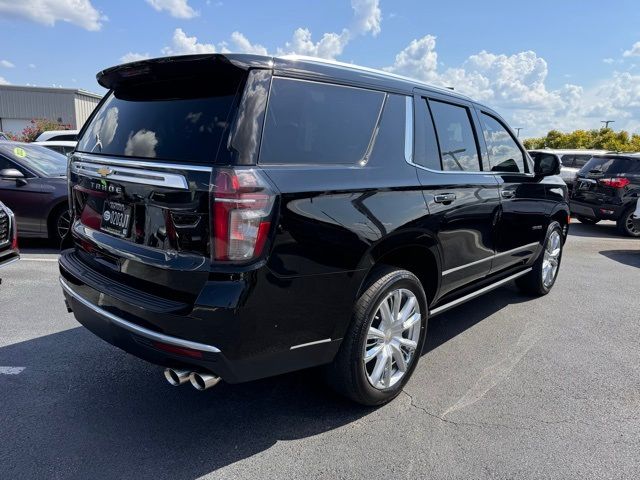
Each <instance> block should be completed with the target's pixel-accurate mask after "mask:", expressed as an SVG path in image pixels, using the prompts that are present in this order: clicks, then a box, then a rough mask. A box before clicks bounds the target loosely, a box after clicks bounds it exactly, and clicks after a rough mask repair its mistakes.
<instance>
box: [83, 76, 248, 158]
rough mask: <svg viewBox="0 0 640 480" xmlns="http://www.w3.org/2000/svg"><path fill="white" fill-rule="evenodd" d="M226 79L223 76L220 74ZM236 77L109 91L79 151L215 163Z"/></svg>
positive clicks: (235, 85) (165, 82)
mask: <svg viewBox="0 0 640 480" xmlns="http://www.w3.org/2000/svg"><path fill="white" fill-rule="evenodd" d="M221 77H222V76H221ZM237 88H238V82H237V80H235V79H234V81H232V80H227V79H225V78H221V79H219V80H217V81H216V80H215V79H212V78H202V79H199V80H193V79H190V80H181V79H175V80H172V81H159V82H148V83H143V84H141V85H136V86H130V87H127V88H123V89H120V90H116V91H112V92H111V93H109V96H108V98H107V99H106V100H105V102H104V103H103V104H102V106H101V107H100V110H99V111H98V113H97V114H96V115H95V116H94V117H93V119H92V120H91V123H90V124H89V125H88V126H87V128H86V129H85V131H84V134H83V135H82V138H81V139H80V141H79V143H78V146H77V150H78V151H80V152H90V153H96V154H105V155H117V156H124V157H141V158H154V159H162V160H174V161H176V160H177V161H186V162H196V163H212V162H214V161H215V158H216V153H217V150H218V146H219V144H220V140H221V139H222V137H223V135H224V133H225V132H226V130H227V127H228V125H229V122H230V121H231V118H230V116H231V110H232V106H233V103H234V98H235V95H236V91H237Z"/></svg>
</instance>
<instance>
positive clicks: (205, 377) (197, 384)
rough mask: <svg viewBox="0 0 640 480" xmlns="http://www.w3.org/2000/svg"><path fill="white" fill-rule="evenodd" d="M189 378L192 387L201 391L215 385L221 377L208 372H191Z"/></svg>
mask: <svg viewBox="0 0 640 480" xmlns="http://www.w3.org/2000/svg"><path fill="white" fill-rule="evenodd" d="M189 380H190V381H191V385H193V388H195V389H196V390H200V391H203V390H206V389H208V388H211V387H215V386H216V385H217V384H218V382H219V381H220V380H221V379H220V377H217V376H216V375H211V374H208V373H198V372H191V375H190V376H189Z"/></svg>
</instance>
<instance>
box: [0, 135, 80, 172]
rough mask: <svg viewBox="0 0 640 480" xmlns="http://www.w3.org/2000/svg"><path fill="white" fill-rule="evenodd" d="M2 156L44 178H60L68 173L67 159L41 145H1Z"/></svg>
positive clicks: (0, 152)
mask: <svg viewBox="0 0 640 480" xmlns="http://www.w3.org/2000/svg"><path fill="white" fill-rule="evenodd" d="M0 154H2V155H4V156H5V157H8V158H10V159H11V160H14V161H15V162H17V163H19V164H21V165H24V166H25V167H26V168H29V169H30V170H33V171H35V172H36V173H37V174H38V175H41V176H44V177H59V176H63V175H66V173H67V157H66V156H65V155H61V154H59V153H57V152H54V151H53V150H50V149H48V148H46V147H41V146H39V145H29V144H28V143H6V144H2V145H0Z"/></svg>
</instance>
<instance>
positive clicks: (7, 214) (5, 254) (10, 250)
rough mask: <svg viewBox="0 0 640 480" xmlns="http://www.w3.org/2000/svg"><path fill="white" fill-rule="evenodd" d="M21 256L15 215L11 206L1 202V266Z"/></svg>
mask: <svg viewBox="0 0 640 480" xmlns="http://www.w3.org/2000/svg"><path fill="white" fill-rule="evenodd" d="M19 258H20V252H19V251H18V229H17V227H16V219H15V216H14V215H13V212H12V211H11V210H10V209H9V207H7V206H6V205H4V204H3V203H2V202H0V267H4V266H6V265H9V264H10V263H13V262H15V261H16V260H18V259H19ZM0 281H2V280H1V279H0Z"/></svg>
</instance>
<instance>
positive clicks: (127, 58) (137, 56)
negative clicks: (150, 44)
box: [120, 52, 151, 63]
mask: <svg viewBox="0 0 640 480" xmlns="http://www.w3.org/2000/svg"><path fill="white" fill-rule="evenodd" d="M147 58H151V55H149V54H148V53H136V52H129V53H125V54H124V55H123V56H122V57H120V61H121V62H122V63H130V62H137V61H138V60H146V59H147Z"/></svg>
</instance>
